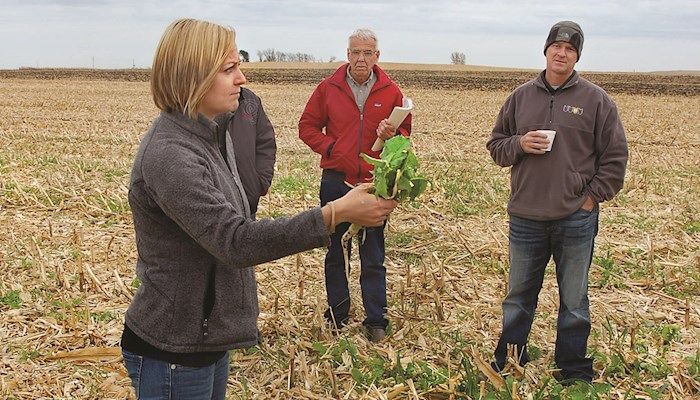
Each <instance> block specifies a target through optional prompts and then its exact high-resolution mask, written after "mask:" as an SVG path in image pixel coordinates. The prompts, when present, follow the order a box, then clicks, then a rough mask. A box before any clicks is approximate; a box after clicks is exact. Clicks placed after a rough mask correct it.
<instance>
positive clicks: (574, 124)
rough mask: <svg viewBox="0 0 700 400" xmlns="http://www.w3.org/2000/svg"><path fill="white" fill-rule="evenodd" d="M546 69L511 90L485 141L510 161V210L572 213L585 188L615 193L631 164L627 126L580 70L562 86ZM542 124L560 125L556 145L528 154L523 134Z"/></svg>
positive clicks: (598, 197) (524, 214) (526, 214)
mask: <svg viewBox="0 0 700 400" xmlns="http://www.w3.org/2000/svg"><path fill="white" fill-rule="evenodd" d="M544 74H545V72H544V71H543V72H542V73H541V74H540V75H539V76H538V77H537V78H535V79H533V80H531V81H529V82H527V83H525V84H523V85H521V86H520V87H518V88H517V89H515V91H513V93H512V94H511V95H510V96H509V97H508V99H507V100H506V102H505V104H504V105H503V107H501V111H500V113H499V114H498V119H497V120H496V124H495V126H494V128H493V132H492V133H491V139H490V140H489V141H488V143H487V144H486V147H487V148H488V150H489V152H490V153H491V157H492V158H493V159H494V161H495V162H496V164H498V165H500V166H502V167H509V166H512V168H511V172H510V181H511V195H510V201H509V202H508V213H509V214H511V215H515V216H517V217H521V218H527V219H532V220H538V221H547V220H555V219H559V218H564V217H566V216H568V215H571V214H572V213H574V212H575V211H576V210H578V209H579V208H580V207H581V206H582V205H583V203H584V201H585V200H586V195H589V196H590V197H591V198H592V199H593V200H594V201H595V202H603V201H605V200H610V199H612V198H613V197H614V196H615V194H616V193H617V192H618V191H619V190H620V189H621V188H622V182H623V180H624V177H625V167H626V164H627V140H626V139H625V131H624V129H623V127H622V122H621V121H620V117H619V115H618V113H617V107H616V105H615V103H614V102H613V101H612V99H611V98H610V96H608V95H607V94H606V93H605V91H604V90H603V89H601V88H600V87H598V86H596V85H594V84H593V83H591V82H589V81H588V80H586V79H584V78H581V77H580V76H578V73H577V72H576V71H574V72H573V75H572V76H571V78H570V79H569V80H568V81H567V82H566V83H565V84H564V85H562V86H561V87H559V88H558V89H556V90H554V89H553V88H552V87H551V86H549V85H548V84H547V83H546V81H545V79H544ZM538 129H551V130H555V131H556V136H555V139H554V142H553V145H552V150H551V151H549V152H547V153H545V154H542V155H533V154H527V153H525V152H524V151H523V150H522V148H521V147H520V138H521V137H522V136H523V135H525V134H526V133H527V132H528V131H532V130H538Z"/></svg>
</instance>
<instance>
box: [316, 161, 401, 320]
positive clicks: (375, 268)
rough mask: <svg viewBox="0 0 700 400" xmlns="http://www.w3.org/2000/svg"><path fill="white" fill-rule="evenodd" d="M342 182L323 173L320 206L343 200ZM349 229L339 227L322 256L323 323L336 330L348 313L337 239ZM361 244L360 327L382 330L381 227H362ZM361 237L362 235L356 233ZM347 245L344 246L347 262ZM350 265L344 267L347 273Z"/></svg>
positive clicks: (345, 187)
mask: <svg viewBox="0 0 700 400" xmlns="http://www.w3.org/2000/svg"><path fill="white" fill-rule="evenodd" d="M350 189H351V188H350V187H349V186H348V185H346V184H345V183H344V182H343V178H342V175H340V174H338V173H337V172H333V171H324V174H323V178H322V179H321V190H320V198H321V206H324V205H325V204H326V203H328V202H329V201H332V200H336V199H339V198H341V197H343V196H344V195H345V194H346V193H347V192H349V191H350ZM349 227H350V224H349V223H343V224H339V225H338V226H337V227H336V228H335V233H333V234H332V235H331V245H330V247H329V248H328V253H326V259H325V262H324V265H325V275H326V295H327V297H328V306H329V309H328V310H327V311H326V313H325V317H326V320H327V321H329V322H331V323H333V324H334V325H335V326H337V327H341V326H343V325H345V324H346V323H347V321H348V318H349V317H348V315H349V313H350V290H349V288H348V280H347V277H346V275H345V259H344V257H343V247H342V246H341V244H340V238H341V237H342V236H343V233H345V231H347V230H348V228H349ZM365 230H366V232H367V233H366V236H365V237H364V242H363V243H362V244H361V245H360V268H361V271H360V287H361V289H362V303H363V305H364V307H365V313H366V314H367V318H365V320H364V322H363V324H364V325H366V326H371V327H378V328H386V326H387V325H388V321H387V320H386V319H385V318H384V314H385V313H386V268H385V267H384V227H376V228H366V229H365ZM360 235H362V233H360ZM350 250H351V246H350V245H348V259H349V258H350ZM349 273H350V266H348V274H349Z"/></svg>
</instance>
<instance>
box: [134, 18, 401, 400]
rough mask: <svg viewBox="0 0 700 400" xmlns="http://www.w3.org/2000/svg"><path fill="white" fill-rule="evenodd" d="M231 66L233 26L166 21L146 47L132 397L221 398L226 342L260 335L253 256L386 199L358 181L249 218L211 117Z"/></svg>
mask: <svg viewBox="0 0 700 400" xmlns="http://www.w3.org/2000/svg"><path fill="white" fill-rule="evenodd" d="M239 66H240V60H239V55H238V50H237V48H236V43H235V33H234V31H233V30H232V29H230V28H226V27H223V26H220V25H217V24H213V23H210V22H205V21H197V20H192V19H181V20H178V21H175V22H173V23H172V24H171V25H170V26H168V28H167V29H166V30H165V33H164V34H163V37H162V38H161V40H160V43H159V45H158V48H157V50H156V54H155V58H154V61H153V69H152V74H153V75H152V78H151V91H152V93H153V99H154V102H155V104H156V106H157V107H158V108H159V109H160V110H161V113H160V115H159V116H158V117H157V118H156V119H155V121H154V122H153V124H152V126H151V128H150V129H149V131H148V132H147V133H146V135H145V136H144V138H143V140H142V142H141V145H140V147H139V150H138V153H137V154H136V159H135V161H134V166H133V169H132V173H131V183H130V187H129V204H130V205H131V210H132V213H133V218H134V229H135V231H136V244H137V250H138V261H137V264H136V273H137V275H138V277H139V279H140V280H141V285H140V287H139V289H138V290H137V292H136V294H135V296H134V299H133V301H132V303H131V305H130V306H129V309H128V310H127V312H126V317H125V324H124V333H123V335H122V352H123V355H124V362H125V365H126V368H127V370H128V372H129V377H130V378H131V381H132V385H133V386H134V389H135V391H136V397H137V398H139V399H224V398H225V394H226V380H227V376H228V365H229V362H228V352H227V351H228V350H229V349H233V348H241V347H250V346H254V345H256V344H257V343H258V339H259V333H258V328H257V316H258V300H257V288H256V282H255V274H254V270H253V265H256V264H260V263H264V262H267V261H271V260H274V259H277V258H280V257H284V256H287V255H290V254H294V253H297V252H300V251H305V250H308V249H312V248H315V247H321V246H327V245H328V243H329V235H330V234H331V233H332V232H333V231H334V229H335V226H336V225H337V224H339V223H342V222H355V223H359V224H360V225H364V226H381V225H382V224H383V223H384V221H385V220H386V217H387V215H388V214H389V213H391V211H392V210H393V209H394V207H395V206H396V203H395V202H393V201H387V200H381V199H377V198H375V196H373V195H371V194H369V193H367V186H360V187H358V188H356V189H354V190H352V191H350V192H349V193H348V194H347V195H346V196H344V197H342V198H340V199H338V200H336V201H334V202H331V203H329V204H327V205H325V206H323V207H317V208H314V209H311V210H308V211H304V212H301V213H299V214H298V215H296V216H294V217H291V218H281V219H276V220H261V221H253V220H252V219H251V218H250V207H249V205H248V200H247V199H246V195H245V192H244V190H243V186H242V184H241V181H240V178H239V171H238V170H237V168H236V162H235V155H234V151H233V150H234V149H233V145H232V143H231V140H230V136H229V135H227V134H221V133H220V131H221V130H217V126H216V123H215V122H214V120H215V117H216V116H217V115H220V114H221V113H226V112H233V111H235V110H236V108H237V107H238V99H239V96H240V90H241V85H242V84H244V83H245V82H246V79H245V76H243V73H242V72H241V70H240V68H239ZM218 132H219V133H218Z"/></svg>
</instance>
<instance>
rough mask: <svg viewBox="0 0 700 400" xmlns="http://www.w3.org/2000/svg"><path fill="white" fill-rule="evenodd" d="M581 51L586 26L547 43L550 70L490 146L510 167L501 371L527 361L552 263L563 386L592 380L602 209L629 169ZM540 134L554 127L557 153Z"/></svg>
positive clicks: (513, 108)
mask: <svg viewBox="0 0 700 400" xmlns="http://www.w3.org/2000/svg"><path fill="white" fill-rule="evenodd" d="M582 49H583V31H582V30H581V27H579V25H578V24H576V23H574V22H571V21H561V22H558V23H556V24H554V26H552V28H551V30H550V31H549V35H548V36H547V40H546V41H545V45H544V55H545V57H546V60H547V68H546V69H545V70H544V71H542V73H540V75H539V76H538V77H536V78H535V79H533V80H531V81H529V82H527V83H525V84H524V85H522V86H520V87H518V88H517V89H515V91H514V92H513V93H512V94H511V95H510V96H509V97H508V99H507V100H506V102H505V104H504V105H503V107H501V111H500V113H499V114H498V118H497V119H496V124H495V126H494V127H493V132H492V133H491V138H490V139H489V141H488V143H487V144H486V147H487V148H488V150H489V152H490V153H491V157H492V158H493V160H494V161H495V162H496V164H498V165H500V166H502V167H511V169H510V181H511V194H510V200H509V202H508V214H509V215H510V233H509V245H510V273H509V277H508V294H507V296H506V298H505V300H504V301H503V330H502V333H501V337H500V340H499V341H498V345H497V347H496V351H495V362H494V365H493V366H494V367H495V369H496V370H499V371H502V370H503V369H504V368H505V367H506V356H507V354H506V352H507V347H508V345H509V344H513V345H515V351H516V353H515V354H516V358H517V359H518V361H519V363H520V364H521V365H524V364H525V363H527V362H528V361H529V357H528V352H527V347H526V345H527V338H528V335H529V333H530V328H531V326H532V321H533V317H534V315H535V308H536V307H537V297H538V295H539V292H540V289H541V288H542V280H543V277H544V272H545V267H546V265H547V263H548V262H549V259H550V258H551V257H554V263H555V264H556V275H557V283H558V286H559V297H560V301H559V316H558V320H557V340H556V344H555V349H554V360H555V362H556V364H557V366H558V367H559V368H560V369H561V371H560V372H559V373H558V374H556V376H557V378H559V379H560V380H562V381H564V382H565V383H571V382H574V381H577V380H581V381H586V382H590V381H591V380H592V379H593V377H594V372H593V367H592V361H591V359H590V358H589V357H587V356H586V346H587V342H588V335H589V333H590V330H591V318H590V314H589V305H588V270H589V267H590V265H591V260H592V257H593V242H594V239H595V236H596V234H597V233H598V212H599V206H598V205H599V203H601V202H603V201H606V200H610V199H612V198H613V197H614V196H615V194H616V193H617V192H618V191H619V190H620V189H621V188H622V182H623V180H624V177H625V168H626V163H627V140H626V139H625V131H624V129H623V127H622V122H621V121H620V117H619V115H618V112H617V107H616V105H615V103H614V102H613V101H612V99H611V98H610V97H609V96H608V95H607V94H606V93H605V91H603V89H601V88H599V87H598V86H596V85H594V84H592V83H591V82H589V81H587V80H586V79H584V78H582V77H580V76H579V75H578V73H577V72H576V71H575V70H574V66H575V65H576V62H577V61H578V60H579V58H580V57H581V50H582ZM538 130H553V131H556V134H555V136H554V139H553V142H551V144H552V147H551V150H550V151H545V150H546V149H547V147H548V146H549V145H550V140H548V138H547V136H546V135H545V134H543V133H541V132H538Z"/></svg>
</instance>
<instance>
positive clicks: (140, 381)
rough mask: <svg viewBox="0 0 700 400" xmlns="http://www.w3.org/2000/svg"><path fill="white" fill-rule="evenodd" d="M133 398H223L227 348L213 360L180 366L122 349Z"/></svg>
mask: <svg viewBox="0 0 700 400" xmlns="http://www.w3.org/2000/svg"><path fill="white" fill-rule="evenodd" d="M122 355H123V356H124V365H125V366H126V370H127V372H128V373H129V378H131V386H133V387H134V391H135V392H136V398H137V399H139V400H141V399H143V400H177V399H182V400H185V399H187V400H224V399H225V398H226V380H227V379H228V365H229V362H228V352H226V354H225V355H224V356H223V357H221V358H220V359H219V361H217V362H216V363H214V364H212V365H209V366H206V367H201V368H195V367H184V366H182V365H178V364H171V363H169V362H166V361H160V360H154V359H152V358H148V357H143V356H140V355H138V354H134V353H132V352H129V351H125V350H122Z"/></svg>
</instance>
